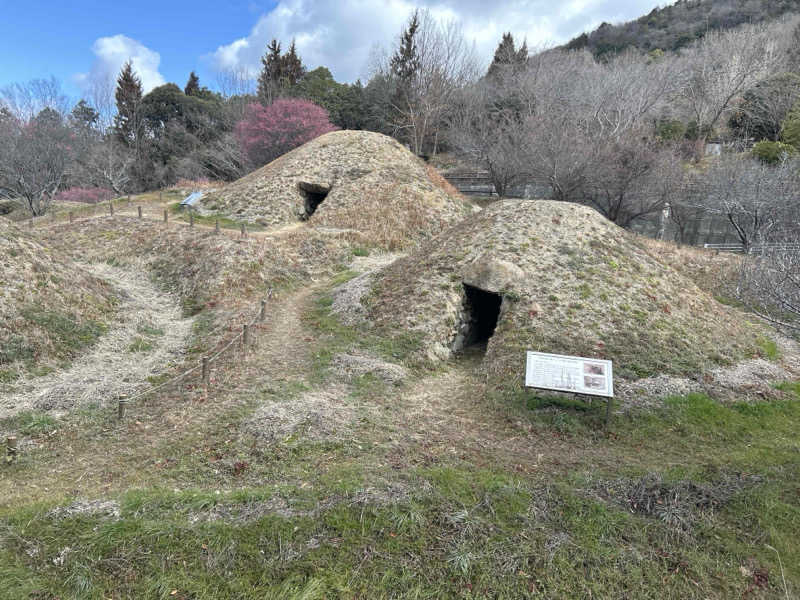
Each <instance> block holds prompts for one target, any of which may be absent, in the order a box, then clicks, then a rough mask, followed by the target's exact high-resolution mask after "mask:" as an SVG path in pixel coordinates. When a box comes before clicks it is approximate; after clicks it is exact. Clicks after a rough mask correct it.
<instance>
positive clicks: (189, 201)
mask: <svg viewBox="0 0 800 600" xmlns="http://www.w3.org/2000/svg"><path fill="white" fill-rule="evenodd" d="M202 197H203V192H192V193H191V194H189V195H188V196H186V198H184V199H183V202H181V206H194V205H195V204H197V202H198V201H199V200H200V198H202Z"/></svg>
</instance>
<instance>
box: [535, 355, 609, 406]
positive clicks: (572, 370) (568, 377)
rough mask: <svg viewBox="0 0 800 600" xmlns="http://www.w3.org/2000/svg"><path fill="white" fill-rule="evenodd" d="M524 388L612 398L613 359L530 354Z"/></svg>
mask: <svg viewBox="0 0 800 600" xmlns="http://www.w3.org/2000/svg"><path fill="white" fill-rule="evenodd" d="M525 386H526V387H533V388H542V389H546V390H557V391H560V392H573V393H575V394H589V395H591V396H606V397H608V398H611V397H613V396H614V373H613V370H612V367H611V361H610V360H600V359H598V358H583V357H580V356H563V355H561V354H545V353H544V352H528V359H527V364H526V366H525Z"/></svg>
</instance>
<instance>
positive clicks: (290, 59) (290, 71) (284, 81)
mask: <svg viewBox="0 0 800 600" xmlns="http://www.w3.org/2000/svg"><path fill="white" fill-rule="evenodd" d="M305 73H306V69H305V67H304V66H303V61H302V60H300V57H299V56H298V55H297V47H296V46H295V43H294V40H292V44H291V46H289V51H288V52H287V53H286V54H284V55H283V56H282V57H281V73H280V83H281V86H282V87H287V86H288V87H292V86H294V85H296V84H297V83H298V82H299V81H300V80H301V79H302V78H303V76H304V75H305Z"/></svg>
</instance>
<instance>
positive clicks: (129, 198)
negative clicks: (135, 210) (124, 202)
mask: <svg viewBox="0 0 800 600" xmlns="http://www.w3.org/2000/svg"><path fill="white" fill-rule="evenodd" d="M130 205H131V195H130V194H128V206H130Z"/></svg>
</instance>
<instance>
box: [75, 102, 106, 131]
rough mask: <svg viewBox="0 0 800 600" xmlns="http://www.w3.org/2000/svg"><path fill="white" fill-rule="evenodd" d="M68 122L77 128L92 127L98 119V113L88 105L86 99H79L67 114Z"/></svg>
mask: <svg viewBox="0 0 800 600" xmlns="http://www.w3.org/2000/svg"><path fill="white" fill-rule="evenodd" d="M69 120H70V123H71V124H72V125H73V126H74V127H75V128H78V129H92V128H94V127H95V126H97V122H98V121H99V120H100V113H99V112H97V111H96V110H95V109H94V108H92V107H91V105H89V103H88V102H86V100H81V101H80V102H78V103H77V104H76V105H75V106H74V107H73V109H72V112H70V114H69Z"/></svg>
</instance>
